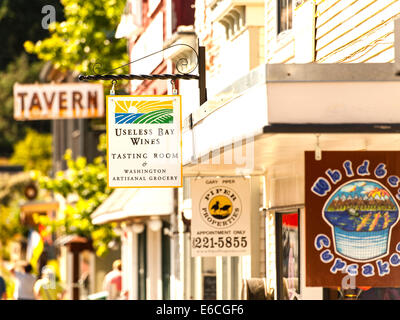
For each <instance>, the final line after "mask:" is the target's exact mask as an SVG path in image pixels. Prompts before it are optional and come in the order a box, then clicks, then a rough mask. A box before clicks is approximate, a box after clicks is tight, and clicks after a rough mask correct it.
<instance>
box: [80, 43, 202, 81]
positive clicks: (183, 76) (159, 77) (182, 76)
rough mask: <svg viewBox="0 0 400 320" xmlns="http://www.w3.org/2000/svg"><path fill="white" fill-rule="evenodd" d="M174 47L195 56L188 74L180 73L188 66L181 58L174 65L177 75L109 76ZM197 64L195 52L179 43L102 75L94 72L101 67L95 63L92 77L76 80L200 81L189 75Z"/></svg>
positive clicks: (86, 76)
mask: <svg viewBox="0 0 400 320" xmlns="http://www.w3.org/2000/svg"><path fill="white" fill-rule="evenodd" d="M176 46H186V47H189V48H190V49H191V50H193V52H194V54H195V55H196V64H195V66H194V67H193V68H192V69H191V70H190V71H189V72H183V71H182V66H187V65H188V60H187V59H186V58H181V59H179V60H178V61H177V62H176V64H175V67H176V70H177V71H178V72H179V73H178V74H150V75H145V74H111V73H112V72H113V71H115V70H117V69H121V68H123V67H126V66H128V65H130V64H133V63H135V62H138V61H141V60H143V59H146V58H148V57H150V56H153V55H155V54H158V53H161V52H163V51H165V50H168V49H171V48H173V47H176ZM199 63H202V62H201V61H200V60H199V55H198V53H197V52H196V50H195V49H194V48H193V47H191V46H189V45H187V44H184V43H179V44H175V45H172V46H169V47H167V48H164V49H162V50H159V51H157V52H154V53H151V54H149V55H147V56H144V57H142V58H139V59H137V60H134V61H131V62H128V63H126V64H124V65H122V66H120V67H118V68H115V69H112V70H110V71H109V72H106V73H103V74H98V73H97V72H96V69H97V68H98V66H101V63H99V62H97V63H95V64H94V66H93V71H94V73H95V74H94V75H82V74H81V75H79V77H78V79H79V81H97V80H113V81H117V80H168V79H171V80H178V79H183V80H200V76H199V75H193V74H191V72H193V71H194V70H195V69H196V68H197V66H198V65H199Z"/></svg>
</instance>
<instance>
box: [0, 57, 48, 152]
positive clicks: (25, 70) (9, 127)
mask: <svg viewBox="0 0 400 320" xmlns="http://www.w3.org/2000/svg"><path fill="white" fill-rule="evenodd" d="M42 66H43V62H34V63H29V61H28V56H27V55H26V54H22V55H21V56H20V57H18V58H17V59H16V60H15V61H14V62H12V63H10V64H9V65H8V66H7V69H6V70H4V71H0V156H5V157H9V156H10V155H11V154H12V152H13V146H14V144H15V143H17V141H19V140H21V139H23V138H24V137H25V135H26V130H27V128H28V127H31V128H34V129H36V130H38V131H40V132H49V131H50V122H49V121H43V120H42V121H15V120H14V116H13V108H14V99H13V86H14V83H16V82H19V83H33V82H35V81H37V80H38V77H39V72H40V69H41V68H42Z"/></svg>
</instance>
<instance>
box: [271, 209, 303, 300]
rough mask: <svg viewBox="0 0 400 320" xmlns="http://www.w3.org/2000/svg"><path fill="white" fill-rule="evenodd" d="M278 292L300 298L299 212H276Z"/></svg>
mask: <svg viewBox="0 0 400 320" xmlns="http://www.w3.org/2000/svg"><path fill="white" fill-rule="evenodd" d="M276 245H277V250H276V254H277V257H276V260H277V294H278V299H281V300H298V299H300V254H299V253H300V252H299V251H300V249H299V212H288V213H276Z"/></svg>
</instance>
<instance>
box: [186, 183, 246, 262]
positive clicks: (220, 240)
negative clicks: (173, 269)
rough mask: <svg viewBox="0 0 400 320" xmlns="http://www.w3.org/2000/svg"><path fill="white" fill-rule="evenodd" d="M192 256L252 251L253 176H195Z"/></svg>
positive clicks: (230, 254)
mask: <svg viewBox="0 0 400 320" xmlns="http://www.w3.org/2000/svg"><path fill="white" fill-rule="evenodd" d="M191 190H192V205H193V208H192V223H191V237H192V238H191V242H192V256H193V257H197V256H203V257H214V256H242V255H249V254H250V179H247V178H242V177H240V178H218V179H216V178H205V179H193V180H192V183H191Z"/></svg>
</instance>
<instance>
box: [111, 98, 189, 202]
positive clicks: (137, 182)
mask: <svg viewBox="0 0 400 320" xmlns="http://www.w3.org/2000/svg"><path fill="white" fill-rule="evenodd" d="M181 141H182V125H181V96H179V95H170V96H167V95H166V96H114V95H111V96H107V159H108V161H107V169H108V185H109V187H111V188H136V187H138V188H139V187H140V188H141V187H181V186H182V143H181ZM154 201H157V199H154Z"/></svg>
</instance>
